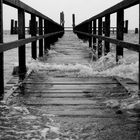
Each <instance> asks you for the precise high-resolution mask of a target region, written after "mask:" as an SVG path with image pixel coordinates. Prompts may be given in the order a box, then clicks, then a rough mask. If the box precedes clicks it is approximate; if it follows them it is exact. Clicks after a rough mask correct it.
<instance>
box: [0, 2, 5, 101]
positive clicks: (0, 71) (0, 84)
mask: <svg viewBox="0 0 140 140" xmlns="http://www.w3.org/2000/svg"><path fill="white" fill-rule="evenodd" d="M0 43H3V0H0ZM3 61H4V54H3V52H2V53H0V100H2V99H3V95H4V62H3Z"/></svg>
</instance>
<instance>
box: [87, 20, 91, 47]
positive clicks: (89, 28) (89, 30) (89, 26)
mask: <svg viewBox="0 0 140 140" xmlns="http://www.w3.org/2000/svg"><path fill="white" fill-rule="evenodd" d="M88 33H89V34H92V21H90V22H89V24H88ZM91 47H92V37H89V48H91Z"/></svg>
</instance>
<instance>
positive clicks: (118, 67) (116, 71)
mask: <svg viewBox="0 0 140 140" xmlns="http://www.w3.org/2000/svg"><path fill="white" fill-rule="evenodd" d="M132 60H133V61H132ZM136 60H137V59H136V56H130V57H127V58H122V59H120V61H119V62H118V63H117V64H116V58H115V54H114V53H109V54H108V55H106V56H103V57H101V58H100V59H99V60H97V61H96V62H93V63H90V64H79V63H77V64H49V63H43V62H41V61H39V60H32V61H31V63H30V64H28V66H29V68H30V69H32V70H34V71H38V70H39V69H46V70H49V71H62V72H65V73H67V75H68V76H76V77H94V76H104V77H106V76H119V77H123V78H130V79H132V80H134V81H138V61H136ZM72 72H73V73H72Z"/></svg>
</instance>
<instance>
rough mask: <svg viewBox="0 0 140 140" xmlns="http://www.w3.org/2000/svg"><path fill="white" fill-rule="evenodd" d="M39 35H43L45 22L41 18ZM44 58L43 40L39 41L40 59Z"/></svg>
mask: <svg viewBox="0 0 140 140" xmlns="http://www.w3.org/2000/svg"><path fill="white" fill-rule="evenodd" d="M39 35H43V20H42V18H41V17H39ZM42 56H43V39H40V40H39V57H42Z"/></svg>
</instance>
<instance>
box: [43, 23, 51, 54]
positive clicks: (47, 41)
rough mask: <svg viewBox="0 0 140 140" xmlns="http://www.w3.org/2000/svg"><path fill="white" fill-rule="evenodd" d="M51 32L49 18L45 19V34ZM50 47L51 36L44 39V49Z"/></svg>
mask: <svg viewBox="0 0 140 140" xmlns="http://www.w3.org/2000/svg"><path fill="white" fill-rule="evenodd" d="M48 33H49V24H48V21H47V20H44V34H48ZM48 49H50V40H49V37H47V38H45V39H44V51H45V52H46V51H47V50H48Z"/></svg>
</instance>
